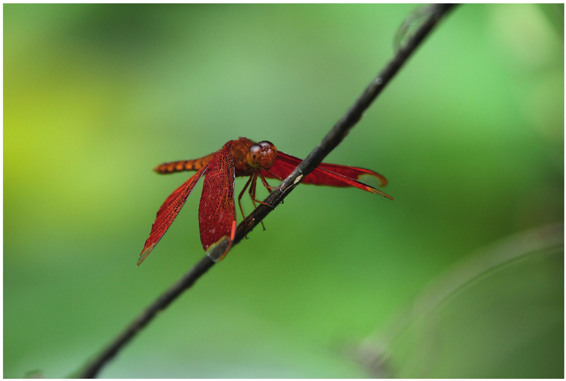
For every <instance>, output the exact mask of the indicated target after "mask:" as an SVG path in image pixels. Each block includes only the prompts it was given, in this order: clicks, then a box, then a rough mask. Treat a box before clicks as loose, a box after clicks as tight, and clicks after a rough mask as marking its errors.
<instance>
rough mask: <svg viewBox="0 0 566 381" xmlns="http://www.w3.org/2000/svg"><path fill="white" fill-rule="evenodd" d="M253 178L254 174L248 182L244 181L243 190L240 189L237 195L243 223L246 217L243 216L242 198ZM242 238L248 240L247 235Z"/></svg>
mask: <svg viewBox="0 0 566 381" xmlns="http://www.w3.org/2000/svg"><path fill="white" fill-rule="evenodd" d="M254 177H255V174H254V175H252V176H250V178H249V179H248V181H246V185H244V188H243V189H242V191H241V192H240V194H239V195H238V206H239V207H240V213H242V218H243V220H244V221H246V216H245V215H244V208H242V197H243V196H244V192H245V191H246V189H247V188H248V186H249V185H250V183H252V180H253V178H254ZM244 237H245V238H246V239H248V236H247V234H246V235H245V236H244Z"/></svg>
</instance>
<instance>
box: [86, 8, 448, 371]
mask: <svg viewBox="0 0 566 381" xmlns="http://www.w3.org/2000/svg"><path fill="white" fill-rule="evenodd" d="M452 8H453V5H450V4H439V5H431V6H430V9H429V12H427V14H428V17H427V18H426V19H425V20H424V21H423V22H422V24H421V25H420V27H419V28H418V29H417V30H416V32H415V33H414V34H413V35H412V36H410V37H409V39H408V41H407V43H406V44H405V45H404V46H402V47H401V48H400V49H399V50H397V52H396V54H395V56H394V58H393V59H392V60H391V61H390V62H389V63H388V64H387V66H386V67H385V68H384V69H383V70H382V71H381V72H380V73H379V75H378V76H377V77H376V78H375V79H373V80H372V81H371V83H370V84H369V86H368V87H367V88H366V89H365V91H364V92H363V93H362V95H361V96H360V97H359V98H358V99H357V100H356V102H355V103H354V104H353V105H352V107H351V108H350V109H349V110H348V111H347V112H346V114H345V115H344V116H343V117H342V118H341V119H340V120H339V121H338V122H337V123H336V125H334V127H333V128H332V130H330V132H329V133H328V134H327V135H326V136H325V137H324V139H323V140H322V141H321V143H320V144H319V145H318V146H317V147H316V148H315V149H314V150H313V151H312V152H311V153H310V154H309V155H308V157H307V158H306V159H305V160H303V162H301V164H299V166H297V168H296V169H295V170H294V171H293V172H292V173H291V174H290V175H289V176H288V177H287V178H286V179H285V180H283V182H282V183H281V185H280V186H279V188H277V189H275V190H274V191H273V192H272V193H271V194H270V195H269V196H268V197H267V198H266V199H265V200H264V203H265V204H264V205H259V206H258V207H257V208H256V209H255V210H254V211H253V212H252V213H251V214H250V215H249V216H248V217H247V218H246V219H245V220H244V221H243V222H242V223H240V225H238V228H237V230H236V235H235V238H234V241H233V243H232V245H231V247H230V248H229V249H232V248H233V247H234V246H236V244H237V243H238V242H240V241H241V240H242V238H243V237H244V236H245V235H246V233H248V232H250V231H251V230H252V229H253V228H254V227H255V226H256V225H257V224H258V223H260V222H261V221H262V220H263V219H264V218H265V217H266V216H267V215H268V214H269V213H270V212H271V211H272V210H273V209H274V208H275V207H276V206H277V205H279V203H281V202H282V201H283V200H284V199H285V197H287V196H288V195H289V193H290V192H291V191H292V190H293V189H294V188H295V187H296V186H297V184H299V183H300V182H301V180H302V179H303V178H304V176H306V175H307V174H309V173H310V172H311V171H312V170H313V169H314V168H316V167H317V166H318V165H319V164H320V163H321V162H322V160H323V159H324V158H325V157H326V156H327V155H328V154H329V153H330V152H331V151H332V150H333V149H334V148H335V147H336V146H337V145H338V144H339V143H340V142H341V141H342V140H343V139H344V137H345V136H346V135H347V134H348V132H349V131H350V129H351V128H352V127H354V126H355V125H356V123H357V122H358V121H359V120H360V119H361V118H362V116H363V113H364V112H365V111H366V110H367V109H368V107H369V106H370V105H371V104H372V103H373V101H374V100H375V99H376V97H377V96H378V95H379V94H380V93H381V92H382V91H383V89H384V88H385V86H386V85H387V84H388V83H389V82H390V81H391V79H392V78H393V77H394V76H395V74H396V73H397V72H398V71H399V69H401V67H402V66H403V65H404V64H405V62H406V61H407V59H408V58H409V57H410V56H411V55H412V54H413V53H414V51H415V50H416V49H417V47H418V46H419V45H420V44H421V43H422V42H423V40H424V39H425V37H426V36H427V35H428V34H429V33H430V32H431V31H432V30H433V29H434V27H435V26H436V25H437V23H438V21H439V20H440V19H441V18H442V17H443V16H445V15H446V14H447V13H448V11H449V10H451V9H452ZM228 243H229V242H228V240H225V241H223V242H221V243H220V244H218V245H217V246H215V247H214V248H213V249H212V250H211V251H210V252H209V253H208V254H207V256H205V257H204V258H203V259H201V261H200V262H199V263H197V264H196V265H195V267H194V268H193V269H192V270H191V271H190V272H188V273H187V274H186V275H185V276H183V278H181V279H180V280H179V281H178V282H177V283H175V284H174V285H173V286H172V287H171V288H170V289H169V290H167V291H166V292H165V293H164V294H163V295H162V296H161V297H159V298H158V299H157V300H156V301H155V302H154V303H153V304H152V305H151V306H150V307H149V308H148V309H147V310H145V311H144V312H143V313H142V314H141V315H140V316H139V317H138V318H136V319H135V320H134V321H133V322H132V323H131V324H130V325H129V326H128V327H127V328H126V329H125V330H124V331H123V332H122V333H121V334H120V335H119V336H118V337H117V338H116V339H115V340H114V341H113V342H112V343H111V344H110V345H109V346H108V347H107V348H106V349H104V350H103V351H102V352H101V353H100V354H99V355H98V356H97V357H96V358H95V359H94V360H93V361H92V362H91V363H90V364H88V365H87V366H86V367H85V368H84V369H83V370H82V371H80V373H79V374H78V377H81V378H94V377H96V376H97V375H98V373H99V372H100V371H101V370H102V368H103V367H104V366H105V365H106V364H107V363H108V362H109V361H110V360H111V359H112V358H113V357H114V356H115V355H116V354H117V353H118V352H119V351H120V350H121V349H122V348H123V347H124V346H125V345H126V344H128V342H130V340H132V339H133V338H134V337H135V336H136V334H137V333H139V332H140V330H141V329H143V328H144V327H145V326H146V325H147V324H148V323H149V322H150V321H151V320H153V318H154V317H155V316H156V314H157V313H158V312H159V311H162V310H163V309H165V308H166V307H167V306H168V305H169V304H171V302H173V301H174V300H175V299H176V298H177V297H178V296H179V295H181V294H182V293H183V292H184V291H185V290H187V289H188V288H190V287H191V286H192V285H193V284H194V283H195V282H196V281H197V280H198V279H199V278H200V277H201V276H202V275H203V274H204V273H205V272H206V271H208V269H210V268H211V267H212V266H213V265H214V264H215V261H214V259H218V258H220V257H222V255H223V254H224V253H225V251H226V248H227V247H228Z"/></svg>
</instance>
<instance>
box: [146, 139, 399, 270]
mask: <svg viewBox="0 0 566 381" xmlns="http://www.w3.org/2000/svg"><path fill="white" fill-rule="evenodd" d="M301 161H302V160H301V159H299V158H297V157H294V156H291V155H288V154H286V153H283V152H281V151H278V150H277V148H275V145H273V143H271V142H269V141H266V140H264V141H261V142H259V143H256V142H254V141H252V140H250V139H247V138H242V137H241V138H239V139H238V140H230V141H228V142H227V143H226V144H224V145H223V146H222V148H221V149H220V150H218V151H216V152H214V153H211V154H209V155H206V156H203V157H201V158H199V159H192V160H180V161H173V162H167V163H163V164H161V165H158V166H157V167H155V169H154V170H155V172H157V173H159V174H171V173H176V172H184V171H196V173H195V174H194V175H193V176H191V177H190V178H189V179H188V180H187V181H186V182H185V183H183V184H182V185H181V186H180V187H178V188H177V189H176V190H175V191H173V193H171V194H170V195H169V197H167V199H166V200H165V202H164V203H163V205H161V207H160V208H159V210H158V211H157V216H156V218H155V221H154V223H153V225H152V227H151V232H150V234H149V237H148V239H147V240H146V242H145V245H144V247H143V250H142V252H141V254H140V256H139V260H138V266H139V265H140V264H141V263H142V262H143V261H144V260H145V259H146V258H147V256H148V255H149V254H150V253H151V251H152V250H153V248H154V247H155V245H157V243H158V242H159V240H161V238H162V237H163V235H164V234H165V232H166V231H167V229H169V227H170V226H171V224H172V223H173V221H174V220H175V218H176V217H177V215H178V214H179V212H180V210H181V208H182V207H183V206H184V205H185V202H186V201H187V197H189V195H190V194H191V192H192V190H193V189H194V187H195V185H196V184H197V183H198V181H199V180H200V178H201V177H203V176H204V185H203V189H202V195H201V198H200V205H199V213H198V219H199V230H200V239H201V243H202V247H203V248H204V250H205V252H206V251H208V250H209V249H211V247H213V246H215V245H216V244H218V243H220V241H222V240H223V239H225V238H229V239H230V242H229V245H231V242H232V241H233V240H234V236H235V232H236V207H235V200H234V179H235V178H236V177H244V176H248V177H249V179H248V181H247V182H246V184H245V185H244V188H243V189H242V191H241V192H240V194H239V195H238V205H239V209H240V212H241V214H242V217H244V218H245V215H244V210H243V208H242V203H241V200H242V197H243V195H244V193H245V191H246V189H248V193H249V195H250V197H251V199H252V203H253V205H254V207H256V206H257V205H256V202H257V203H263V202H261V201H259V200H256V185H257V179H258V178H259V179H260V181H261V182H262V184H263V185H264V186H265V187H266V188H267V190H268V192H270V193H271V192H272V190H273V189H274V188H275V187H272V186H270V185H269V183H268V182H267V180H266V178H271V179H279V180H283V179H284V178H286V177H287V176H289V174H290V173H291V172H292V171H293V170H294V169H295V167H297V165H299V164H300V163H301ZM365 175H369V176H373V177H375V178H377V179H378V180H379V182H380V186H385V185H387V179H386V178H385V177H384V176H383V175H380V174H379V173H377V172H374V171H372V170H369V169H364V168H358V167H350V166H345V165H339V164H330V163H321V164H319V165H318V166H317V167H316V168H315V169H314V170H313V171H312V172H310V173H309V174H308V175H306V176H305V177H304V179H303V180H302V183H303V184H314V185H328V186H333V187H356V188H359V189H362V190H365V191H368V192H371V193H374V194H378V195H381V196H384V197H387V198H389V199H393V198H392V197H391V196H389V195H388V194H386V193H384V192H382V191H381V190H379V189H376V188H374V187H372V186H371V185H367V184H364V183H362V182H361V181H359V178H360V177H362V176H365ZM229 248H230V246H228V249H229ZM228 249H226V251H225V253H224V255H223V256H222V257H221V258H220V259H222V258H224V256H226V253H227V252H228Z"/></svg>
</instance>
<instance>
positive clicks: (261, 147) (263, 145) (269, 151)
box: [247, 140, 277, 169]
mask: <svg viewBox="0 0 566 381" xmlns="http://www.w3.org/2000/svg"><path fill="white" fill-rule="evenodd" d="M275 158H277V148H275V146H274V145H273V143H271V142H268V141H267V140H264V141H262V142H259V143H257V144H253V145H252V146H251V147H250V150H249V151H248V155H247V161H248V164H249V165H250V167H252V168H262V169H269V168H271V167H272V166H273V162H274V161H275Z"/></svg>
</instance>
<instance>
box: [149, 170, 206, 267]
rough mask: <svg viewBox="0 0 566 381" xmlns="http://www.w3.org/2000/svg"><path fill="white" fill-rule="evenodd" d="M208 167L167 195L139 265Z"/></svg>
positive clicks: (169, 224)
mask: <svg viewBox="0 0 566 381" xmlns="http://www.w3.org/2000/svg"><path fill="white" fill-rule="evenodd" d="M206 169H207V167H203V168H201V169H200V170H199V171H198V172H197V173H195V174H194V175H193V176H191V178H190V179H188V180H187V181H186V182H185V183H184V184H183V185H181V186H180V187H179V188H177V189H176V190H175V191H174V192H173V193H171V194H170V195H169V197H167V199H166V200H165V202H164V203H163V205H161V208H159V210H158V211H157V217H156V218H155V222H154V223H153V226H152V227H151V233H150V234H149V238H148V239H147V240H146V241H145V245H144V247H143V250H142V252H141V254H140V258H139V260H138V266H139V265H140V264H141V263H142V262H143V261H144V259H145V258H147V256H148V255H149V253H151V251H152V250H153V248H154V247H155V245H157V243H158V242H159V240H160V239H161V237H163V234H165V232H166V231H167V229H169V226H171V224H172V223H173V221H174V220H175V218H176V217H177V215H178V214H179V211H180V210H181V208H182V207H183V205H185V202H186V201H187V197H189V194H191V191H192V190H193V188H194V187H195V185H196V183H197V182H198V180H199V179H200V177H201V176H202V175H203V173H204V172H205V171H206Z"/></svg>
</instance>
